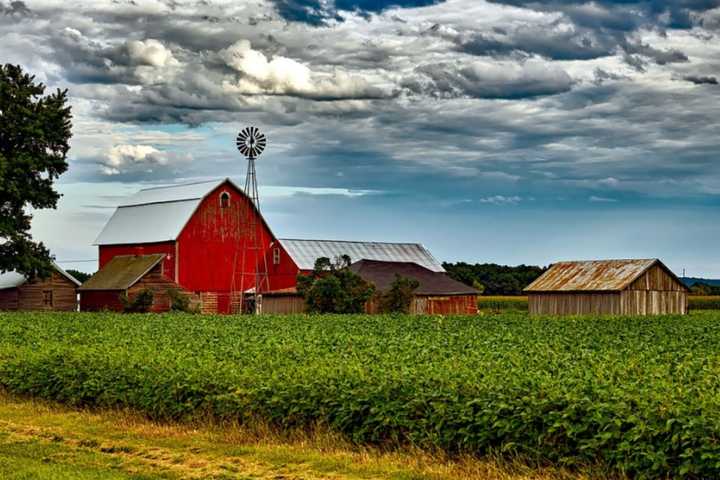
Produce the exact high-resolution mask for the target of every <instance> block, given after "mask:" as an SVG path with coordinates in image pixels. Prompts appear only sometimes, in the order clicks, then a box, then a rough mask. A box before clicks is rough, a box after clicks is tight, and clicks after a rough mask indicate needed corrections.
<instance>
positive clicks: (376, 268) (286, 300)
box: [263, 250, 479, 315]
mask: <svg viewBox="0 0 720 480" xmlns="http://www.w3.org/2000/svg"><path fill="white" fill-rule="evenodd" d="M366 253H367V252H366ZM321 256H327V255H321ZM411 257H412V258H414V259H417V260H418V261H420V262H423V263H426V264H428V265H429V266H433V264H432V260H431V258H432V257H425V256H424V255H422V253H421V251H419V250H418V251H417V252H415V254H414V255H411ZM435 267H437V265H436V266H435ZM350 270H352V271H353V272H355V273H357V274H358V275H359V276H360V277H362V278H363V279H364V280H365V281H367V282H369V283H372V284H373V285H375V288H376V291H377V292H379V293H380V292H385V291H387V290H388V289H389V288H390V286H391V285H392V283H393V281H395V276H396V275H400V276H401V277H405V278H411V279H414V280H417V281H418V283H419V284H420V285H419V286H418V288H417V289H416V290H415V292H414V298H413V301H412V303H411V304H410V313H412V314H442V315H453V314H456V315H457V314H460V315H468V314H475V313H477V296H478V295H479V292H478V291H477V290H475V289H474V288H472V287H468V286H467V285H465V284H464V283H460V282H458V281H455V280H453V279H452V278H450V277H448V276H447V275H446V274H445V273H444V271H437V270H435V271H434V270H431V269H430V268H427V267H425V266H422V265H420V264H418V263H415V262H411V261H405V262H402V261H387V260H374V259H373V260H370V259H362V260H359V261H357V262H355V263H353V264H352V265H351V266H350ZM304 310H305V302H304V300H303V298H302V297H300V296H299V295H298V294H297V291H296V290H295V289H294V288H288V289H283V290H279V291H273V292H268V293H266V294H265V295H264V298H263V312H265V313H301V312H303V311H304ZM365 311H366V312H367V313H370V314H373V313H378V302H377V300H376V299H373V300H370V301H369V302H368V303H367V304H366V306H365Z"/></svg>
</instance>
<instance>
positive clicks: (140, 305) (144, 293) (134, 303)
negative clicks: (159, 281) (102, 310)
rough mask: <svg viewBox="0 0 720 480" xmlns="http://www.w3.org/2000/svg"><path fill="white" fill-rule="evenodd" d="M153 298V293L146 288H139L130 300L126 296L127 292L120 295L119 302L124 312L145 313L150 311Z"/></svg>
mask: <svg viewBox="0 0 720 480" xmlns="http://www.w3.org/2000/svg"><path fill="white" fill-rule="evenodd" d="M154 299H155V295H154V294H153V292H152V290H150V289H148V288H144V289H142V290H140V291H139V292H138V294H137V295H135V298H133V299H132V300H130V299H129V298H128V296H127V293H123V294H122V295H120V303H122V306H123V312H125V313H147V312H149V311H150V308H151V307H152V304H153V300H154Z"/></svg>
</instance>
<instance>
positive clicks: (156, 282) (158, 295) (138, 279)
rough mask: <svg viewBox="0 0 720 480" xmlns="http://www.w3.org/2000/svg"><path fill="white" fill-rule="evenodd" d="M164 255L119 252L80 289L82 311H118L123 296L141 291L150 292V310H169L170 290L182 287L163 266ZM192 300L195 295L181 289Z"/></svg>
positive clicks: (132, 297) (121, 305) (131, 298)
mask: <svg viewBox="0 0 720 480" xmlns="http://www.w3.org/2000/svg"><path fill="white" fill-rule="evenodd" d="M164 259H165V255H163V254H152V255H118V256H116V257H113V258H112V259H111V260H110V261H109V262H108V263H107V264H106V265H105V267H104V268H103V269H102V270H100V271H98V272H97V273H96V274H95V275H93V276H92V277H90V278H89V279H88V280H87V281H86V282H85V283H83V284H82V286H81V287H80V288H79V291H80V309H81V310H83V311H97V310H115V311H121V310H122V309H123V304H122V302H121V300H120V297H121V296H122V295H127V297H128V299H129V300H131V301H132V300H133V299H134V298H135V296H136V295H137V294H138V293H139V292H140V291H142V290H145V289H148V290H150V291H151V292H152V293H153V304H152V307H151V308H150V311H152V312H164V311H167V310H170V306H171V304H170V302H171V301H170V296H169V295H168V291H169V290H179V291H181V292H182V289H181V288H180V286H178V284H176V283H175V282H173V281H172V280H170V279H169V278H168V277H167V275H166V274H165V272H164V271H163V269H164V262H163V260H164ZM183 294H186V295H188V296H189V297H190V298H191V299H193V300H194V296H192V295H189V294H187V292H183Z"/></svg>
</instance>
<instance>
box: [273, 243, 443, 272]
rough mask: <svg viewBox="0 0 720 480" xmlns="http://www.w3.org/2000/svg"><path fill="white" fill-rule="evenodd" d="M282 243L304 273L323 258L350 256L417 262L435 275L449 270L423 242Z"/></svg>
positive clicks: (353, 259) (352, 258)
mask: <svg viewBox="0 0 720 480" xmlns="http://www.w3.org/2000/svg"><path fill="white" fill-rule="evenodd" d="M280 243H281V244H282V246H283V248H284V249H285V250H286V251H287V253H288V255H290V257H291V258H292V259H293V261H294V262H295V264H296V265H297V266H298V268H300V270H312V269H313V268H314V266H315V260H317V259H318V258H320V257H327V258H330V259H334V258H335V257H338V256H340V255H348V256H349V257H350V260H352V261H353V262H356V261H358V260H381V261H386V262H412V263H417V264H418V265H421V266H423V267H425V268H427V269H429V270H432V271H433V272H444V271H445V269H444V268H443V267H442V265H440V263H439V262H438V261H437V260H435V258H434V257H433V256H432V255H431V254H430V252H428V251H427V250H426V249H425V247H423V246H422V245H420V244H419V243H384V242H349V241H344V240H298V239H287V238H286V239H280Z"/></svg>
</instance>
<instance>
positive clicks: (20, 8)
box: [0, 1, 32, 18]
mask: <svg viewBox="0 0 720 480" xmlns="http://www.w3.org/2000/svg"><path fill="white" fill-rule="evenodd" d="M0 14H4V15H7V16H11V17H16V18H17V17H26V16H30V15H31V14H32V12H31V11H30V9H29V8H28V6H27V5H26V4H25V2H21V1H15V2H10V3H9V4H8V5H5V3H4V2H0Z"/></svg>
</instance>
